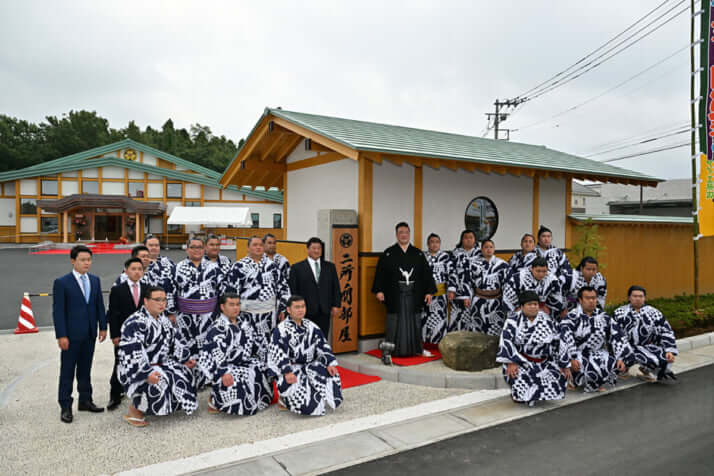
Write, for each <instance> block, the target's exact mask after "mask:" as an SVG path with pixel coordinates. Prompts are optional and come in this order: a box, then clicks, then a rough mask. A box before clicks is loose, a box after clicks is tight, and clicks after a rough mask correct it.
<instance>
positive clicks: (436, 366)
mask: <svg viewBox="0 0 714 476" xmlns="http://www.w3.org/2000/svg"><path fill="white" fill-rule="evenodd" d="M349 359H350V361H352V362H358V363H360V364H362V365H381V360H379V359H377V358H376V357H374V356H371V355H367V354H349ZM400 368H409V367H400ZM419 371H421V372H424V373H438V374H443V375H473V374H474V372H470V371H467V370H454V369H452V368H449V367H447V366H446V365H445V364H444V361H443V360H442V359H439V360H432V361H431V362H425V363H423V364H420V365H419ZM482 372H487V373H500V372H501V366H500V365H499V366H497V367H494V368H493V369H486V370H482Z"/></svg>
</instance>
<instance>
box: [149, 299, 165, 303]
mask: <svg viewBox="0 0 714 476" xmlns="http://www.w3.org/2000/svg"><path fill="white" fill-rule="evenodd" d="M149 299H150V300H151V301H156V302H166V298H149Z"/></svg>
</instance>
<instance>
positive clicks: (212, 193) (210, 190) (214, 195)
mask: <svg viewBox="0 0 714 476" xmlns="http://www.w3.org/2000/svg"><path fill="white" fill-rule="evenodd" d="M218 192H219V190H218V189H217V188H214V187H204V188H203V199H204V200H218V199H219V198H220V195H219V194H218Z"/></svg>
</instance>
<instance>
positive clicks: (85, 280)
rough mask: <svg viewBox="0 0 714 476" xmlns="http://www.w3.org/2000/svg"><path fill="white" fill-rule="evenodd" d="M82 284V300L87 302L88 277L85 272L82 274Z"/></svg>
mask: <svg viewBox="0 0 714 476" xmlns="http://www.w3.org/2000/svg"><path fill="white" fill-rule="evenodd" d="M82 284H83V285H84V300H85V301H87V304H89V279H88V278H87V275H86V274H83V275H82Z"/></svg>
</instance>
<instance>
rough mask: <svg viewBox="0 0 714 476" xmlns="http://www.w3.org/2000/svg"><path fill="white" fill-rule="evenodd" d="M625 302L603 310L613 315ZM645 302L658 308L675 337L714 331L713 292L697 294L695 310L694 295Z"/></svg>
mask: <svg viewBox="0 0 714 476" xmlns="http://www.w3.org/2000/svg"><path fill="white" fill-rule="evenodd" d="M623 304H626V303H620V304H612V305H609V306H607V307H606V308H605V311H606V312H607V313H608V314H610V315H613V312H614V311H615V309H616V308H618V307H620V306H622V305H623ZM647 304H649V305H650V306H653V307H656V308H657V309H659V310H660V311H661V312H662V314H664V317H665V318H666V319H667V321H668V322H669V325H671V326H672V329H674V333H675V334H676V335H677V337H689V336H692V335H696V334H702V333H704V332H709V331H714V294H703V295H700V296H699V309H698V310H697V311H696V312H695V311H694V310H693V308H694V296H692V295H681V296H675V297H672V298H656V299H648V300H647Z"/></svg>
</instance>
